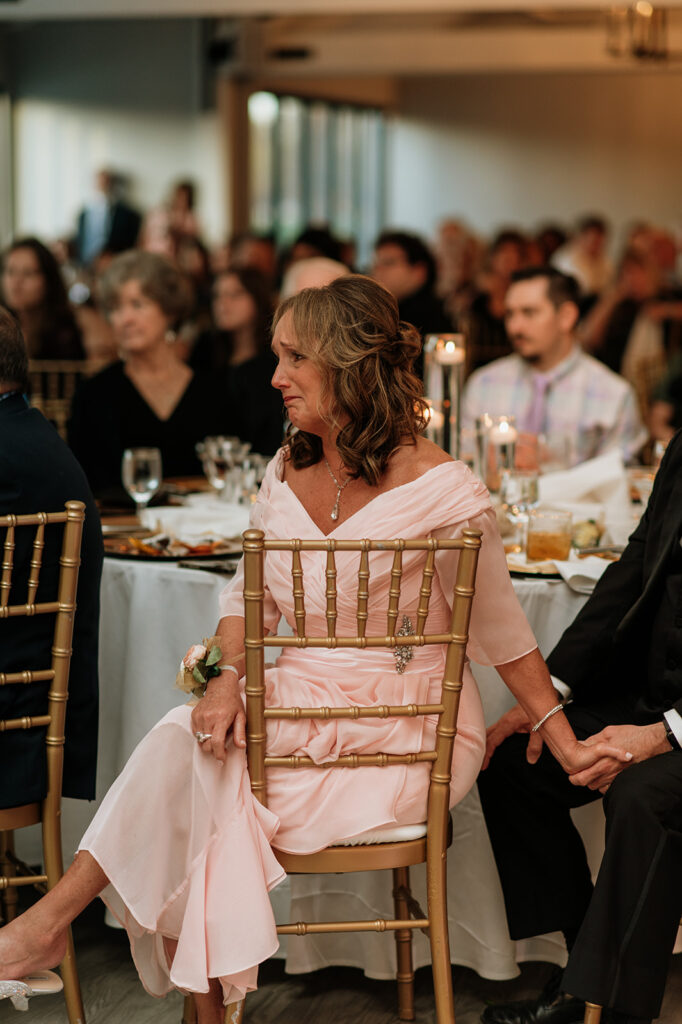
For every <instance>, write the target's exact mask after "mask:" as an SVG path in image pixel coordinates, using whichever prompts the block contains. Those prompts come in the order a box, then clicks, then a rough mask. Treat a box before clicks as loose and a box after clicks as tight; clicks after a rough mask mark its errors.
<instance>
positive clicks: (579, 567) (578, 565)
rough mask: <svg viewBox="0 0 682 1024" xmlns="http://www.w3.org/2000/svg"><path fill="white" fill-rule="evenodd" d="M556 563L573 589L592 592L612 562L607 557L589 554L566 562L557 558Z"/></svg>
mask: <svg viewBox="0 0 682 1024" xmlns="http://www.w3.org/2000/svg"><path fill="white" fill-rule="evenodd" d="M554 564H555V565H556V570H557V572H558V573H559V574H560V575H561V578H562V579H563V580H564V582H566V583H567V584H568V585H569V587H570V588H571V590H575V591H577V593H578V594H591V593H592V591H593V590H594V588H595V586H596V584H597V581H598V580H600V579H601V578H602V576H603V575H604V573H605V572H606V570H607V569H608V567H609V565H610V564H611V563H610V561H609V560H608V559H606V558H598V557H597V556H596V555H588V556H587V557H586V558H575V559H573V558H571V559H570V560H569V561H566V562H558V561H556V560H555V562H554Z"/></svg>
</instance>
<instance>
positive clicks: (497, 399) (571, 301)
mask: <svg viewBox="0 0 682 1024" xmlns="http://www.w3.org/2000/svg"><path fill="white" fill-rule="evenodd" d="M578 299H579V291H578V286H577V283H576V281H575V280H574V279H573V278H572V277H568V276H567V275H566V274H562V273H560V272H559V271H558V270H554V269H553V268H551V267H529V268H527V269H525V270H520V271H518V272H517V273H515V274H514V275H513V276H512V279H511V284H510V286H509V289H508V291H507V295H506V299H505V323H506V327H507V332H508V334H509V339H510V341H511V343H512V345H513V346H514V349H515V351H514V353H513V354H512V355H510V356H504V357H503V358H502V359H496V360H495V361H494V362H492V363H489V364H488V365H487V366H483V367H481V369H479V370H476V371H475V372H474V373H473V374H472V375H471V377H470V378H469V380H468V382H467V385H466V388H465V392H464V402H463V425H464V426H465V427H473V425H474V421H475V419H476V417H477V416H481V415H483V414H484V413H488V414H489V415H491V416H500V415H508V416H515V417H516V425H517V428H518V429H519V430H520V432H521V433H522V435H523V434H526V435H531V436H534V437H537V436H538V435H544V436H545V437H546V438H548V439H549V440H550V442H551V441H552V440H553V439H556V438H567V439H569V441H570V447H569V449H568V451H567V459H568V462H569V463H570V464H572V465H575V464H577V463H579V462H584V461H585V459H589V458H593V457H594V456H595V455H601V454H602V453H603V452H606V451H609V450H611V449H614V448H620V450H621V451H622V453H623V457H624V458H625V459H626V460H628V459H631V458H632V457H633V456H635V455H636V454H637V452H638V451H639V449H640V448H641V447H642V445H643V444H644V442H645V441H646V439H647V433H646V431H645V429H644V428H643V426H642V422H641V420H640V416H639V412H638V409H637V400H636V398H635V393H634V391H633V389H632V387H631V386H630V385H629V384H628V383H627V382H626V381H625V380H623V378H622V377H619V376H618V375H617V374H615V373H613V372H612V371H611V370H609V369H607V367H605V366H604V365H603V363H600V362H598V361H597V360H596V359H593V358H592V357H591V356H588V355H586V354H585V353H584V352H583V351H582V349H581V348H580V346H579V345H578V343H577V342H576V340H575V337H574V330H575V325H576V322H577V320H578Z"/></svg>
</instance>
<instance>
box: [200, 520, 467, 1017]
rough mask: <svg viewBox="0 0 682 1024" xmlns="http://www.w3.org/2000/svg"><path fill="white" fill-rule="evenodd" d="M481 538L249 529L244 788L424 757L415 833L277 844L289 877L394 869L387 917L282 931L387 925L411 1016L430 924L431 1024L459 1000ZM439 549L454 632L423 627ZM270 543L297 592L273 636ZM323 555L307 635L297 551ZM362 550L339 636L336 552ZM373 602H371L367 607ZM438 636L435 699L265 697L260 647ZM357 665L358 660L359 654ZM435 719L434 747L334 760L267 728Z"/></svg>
mask: <svg viewBox="0 0 682 1024" xmlns="http://www.w3.org/2000/svg"><path fill="white" fill-rule="evenodd" d="M480 545H481V534H480V531H478V530H464V531H463V534H462V537H461V539H459V540H435V539H432V538H427V539H421V540H408V541H405V540H385V541H384V540H360V541H353V540H334V539H331V538H327V539H326V540H320V541H307V540H286V541H276V540H266V539H265V536H264V534H263V533H262V531H260V530H248V531H247V532H246V533H245V534H244V580H245V584H244V610H245V621H246V626H245V647H246V712H247V758H248V765H249V775H250V781H251V789H252V791H253V793H254V795H255V796H256V797H257V799H258V800H260V801H261V802H262V803H264V804H266V803H267V769H268V768H272V767H276V768H285V769H292V770H297V769H301V768H306V769H310V768H312V769H319V770H323V771H324V770H328V769H337V768H338V769H345V770H351V769H352V770H362V768H363V767H369V766H372V767H382V768H384V767H387V766H389V765H396V764H416V763H420V762H422V763H424V762H425V763H430V764H431V773H430V781H429V788H428V798H427V803H426V806H425V808H424V817H423V819H422V822H419V823H416V824H418V825H420V826H422V827H421V828H420V829H419V834H418V838H412V839H408V840H402V841H395V840H392V839H391V838H390V834H389V833H387V834H386V836H385V841H383V842H378V843H373V844H372V845H369V844H364V845H363V844H358V845H352V846H350V845H339V846H330V847H327V848H326V849H324V850H321V851H320V852H319V853H315V854H309V855H302V854H301V855H299V854H290V853H283V852H282V851H280V850H277V849H276V848H275V850H274V852H275V855H276V856H277V859H278V860H279V862H280V863H281V865H282V866H283V867H284V869H285V870H286V871H287V872H288V873H290V874H319V873H322V874H326V873H343V872H355V871H375V870H385V869H390V870H392V871H393V894H394V903H395V919H394V920H373V921H341V922H314V923H309V922H296V923H291V924H284V925H279V926H278V928H277V931H278V933H279V934H280V935H310V934H321V933H329V932H352V931H378V932H384V931H387V932H394V934H395V939H396V949H397V962H398V971H397V982H398V1004H399V1017H400V1019H401V1020H414V1017H415V1011H414V972H413V966H412V931H413V930H414V929H415V928H420V929H422V930H423V931H425V932H427V934H428V936H429V941H430V945H431V961H432V968H433V979H434V992H435V1001H436V1020H437V1022H438V1024H452V1022H453V1021H454V1001H453V991H452V973H451V967H450V945H449V939H448V923H447V892H446V858H447V848H448V846H449V844H450V842H451V827H450V816H449V796H450V777H451V765H452V754H453V746H454V741H455V735H456V732H457V713H458V708H459V695H460V691H461V688H462V679H463V670H464V663H465V654H466V644H467V639H468V630H469V618H470V615H471V602H472V599H473V594H474V583H475V577H476V566H477V562H478V553H479V549H480ZM439 550H448V551H452V552H453V557H454V554H455V552H459V558H458V566H457V575H456V580H455V587H454V594H453V604H452V617H451V623H450V631H449V632H446V633H438V634H429V633H426V632H425V626H426V620H427V616H428V610H429V600H430V596H431V588H432V580H433V576H434V573H435V556H436V552H437V551H439ZM270 551H291V553H292V568H291V578H292V591H293V598H294V609H295V622H296V635H295V636H281V635H278V636H268V635H265V629H264V612H263V600H264V558H265V554H266V553H267V552H270ZM302 551H306V552H309V551H320V552H326V556H327V560H326V568H325V574H326V622H327V632H326V635H322V636H311V635H309V634H308V633H307V632H306V610H305V586H304V578H303V569H302V565H301V557H300V553H301V552H302ZM337 551H344V552H345V551H357V552H359V554H360V559H359V569H358V575H357V579H358V587H357V616H356V625H357V634H356V635H355V636H337V633H336V620H337V610H336V603H337V592H336V562H335V552H337ZM372 551H382V552H387V551H388V552H390V551H393V553H394V554H393V563H392V569H391V586H390V590H389V602H388V608H387V609H386V631H385V632H384V633H382V634H381V635H367V621H368V604H369V599H370V558H369V555H370V552H372ZM404 551H423V552H425V564H424V568H423V572H422V577H421V587H420V590H419V604H418V608H417V622H416V626H415V628H414V632H410V633H409V635H401V634H402V633H403V630H400V631H399V630H398V614H399V613H398V609H399V603H400V587H401V579H402V559H403V552H404ZM374 612H375V609H373V613H374ZM427 644H440V645H441V646H444V647H446V658H445V670H444V674H443V682H442V689H441V696H440V701H439V702H438V703H436V704H428V705H418V704H407V705H399V706H396V707H389V706H370V707H361V706H350V707H343V708H339V707H335V708H328V707H321V708H291V707H266V706H265V675H264V670H265V661H264V652H265V648H266V647H298V648H306V647H309V648H318V649H319V648H331V649H334V648H336V649H338V648H345V649H349V648H355V649H357V650H359V651H362V650H371V649H374V650H376V649H377V648H387V649H389V650H394V651H395V650H396V649H397V648H401V647H405V648H407V647H413V646H424V645H427ZM360 663H361V658H360ZM427 715H428V716H437V717H438V725H437V728H436V736H435V743H434V745H433V747H432V749H425V750H418V751H409V752H406V753H404V754H387V753H376V754H348V755H345V756H341V757H339V758H338V760H336V761H334V762H331V763H326V764H320V765H318V764H315V762H313V761H312V760H311V759H310V758H308V757H302V756H297V755H292V756H288V757H271V756H269V755H268V754H267V752H266V725H267V722H268V721H272V720H277V719H280V720H281V719H287V720H294V721H297V720H302V719H306V718H307V719H325V720H329V719H353V720H362V719H370V720H371V719H376V718H399V717H416V716H427ZM422 863H425V864H426V871H427V907H426V911H423V910H422V909H421V908H420V907H419V906H418V904H417V902H416V901H415V900H414V899H413V897H412V894H411V892H410V881H409V868H410V866H411V865H414V864H422ZM243 1008H244V1007H243V1002H242V1003H239V1004H232V1005H230V1006H228V1008H227V1012H226V1015H225V1021H226V1024H228V1022H229V1024H238V1022H239V1021H241V1019H242V1014H243ZM184 1019H185V1021H188V1022H189V1021H192V1020H193V1019H194V1017H193V1010H192V1007H191V1001H190V1000H188V1001H187V1002H186V1004H185V1016H184Z"/></svg>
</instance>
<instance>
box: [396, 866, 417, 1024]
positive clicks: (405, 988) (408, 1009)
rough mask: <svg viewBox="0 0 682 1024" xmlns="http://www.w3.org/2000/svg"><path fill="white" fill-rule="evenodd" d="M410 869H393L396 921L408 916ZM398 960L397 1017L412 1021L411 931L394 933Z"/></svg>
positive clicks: (412, 971)
mask: <svg viewBox="0 0 682 1024" xmlns="http://www.w3.org/2000/svg"><path fill="white" fill-rule="evenodd" d="M409 897H410V869H409V868H393V903H394V906H395V918H396V921H406V920H407V919H408V918H409V916H410V908H409V903H408V900H409ZM395 944H396V954H397V960H398V973H397V975H396V980H397V982H398V1017H399V1018H400V1020H414V969H413V966H412V929H411V928H402V929H400V930H399V931H396V933H395Z"/></svg>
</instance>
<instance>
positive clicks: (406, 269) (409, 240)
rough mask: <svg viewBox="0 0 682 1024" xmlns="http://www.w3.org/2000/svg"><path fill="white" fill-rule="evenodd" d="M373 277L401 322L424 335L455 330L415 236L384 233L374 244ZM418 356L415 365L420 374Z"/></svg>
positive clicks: (426, 255) (427, 258)
mask: <svg viewBox="0 0 682 1024" xmlns="http://www.w3.org/2000/svg"><path fill="white" fill-rule="evenodd" d="M371 273H372V277H373V278H374V279H375V281H378V282H379V284H382V285H383V286H384V288H387V289H388V291H389V292H390V293H391V294H392V295H393V297H394V298H395V299H397V301H398V309H399V311H400V319H401V320H404V321H405V322H406V323H408V324H412V325H413V327H416V328H417V330H418V331H419V333H420V335H421V338H422V341H423V340H424V338H425V337H426V335H427V334H439V333H441V332H443V333H448V332H450V331H452V330H454V327H453V324H452V321H451V319H450V317H449V316H448V315H447V313H446V312H445V307H444V306H443V303H442V302H441V300H440V299H439V298H438V296H437V295H436V290H435V289H436V276H437V273H436V261H435V259H434V258H433V256H432V254H431V252H430V251H429V249H428V247H427V246H426V245H425V243H424V242H423V241H422V240H421V238H419V237H418V236H417V235H411V234H408V232H406V231H384V232H383V233H382V234H381V235H379V237H378V238H377V240H376V242H375V244H374V260H373V262H372V271H371ZM422 366H423V360H422V356H421V354H420V356H419V358H418V360H417V362H416V363H415V370H416V372H417V374H419V375H421V373H422Z"/></svg>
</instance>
